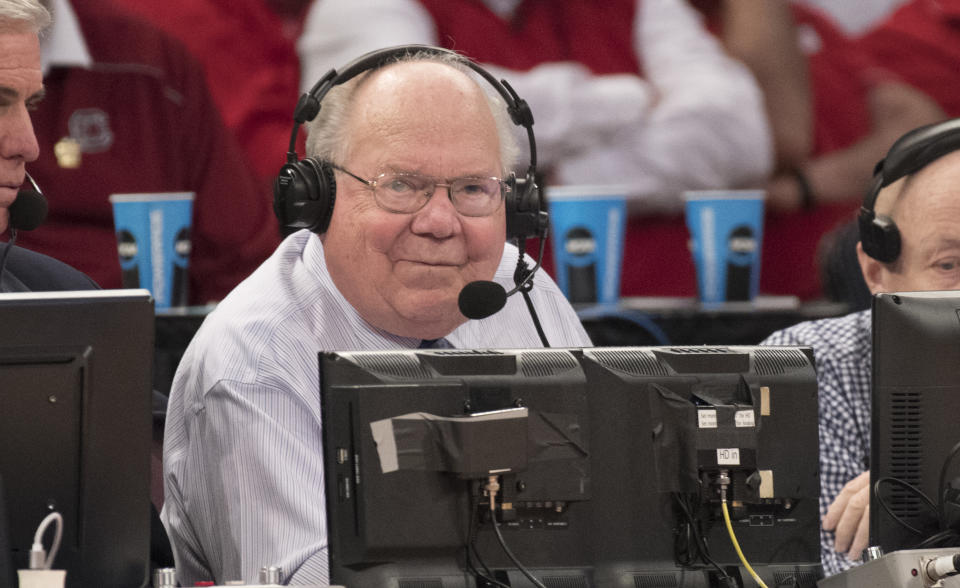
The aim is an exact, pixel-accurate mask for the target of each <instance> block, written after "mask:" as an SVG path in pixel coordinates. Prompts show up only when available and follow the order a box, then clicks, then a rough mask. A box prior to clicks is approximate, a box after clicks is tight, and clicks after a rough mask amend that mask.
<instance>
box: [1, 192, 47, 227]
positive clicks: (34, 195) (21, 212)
mask: <svg viewBox="0 0 960 588" xmlns="http://www.w3.org/2000/svg"><path fill="white" fill-rule="evenodd" d="M9 212H10V228H11V229H17V230H18V231H32V230H33V229H35V228H37V227H39V226H40V225H41V224H43V221H44V220H46V218H47V199H46V198H45V197H44V196H43V194H41V193H40V192H37V191H35V190H21V191H20V192H18V193H17V199H16V200H14V201H13V204H11V205H10V208H9Z"/></svg>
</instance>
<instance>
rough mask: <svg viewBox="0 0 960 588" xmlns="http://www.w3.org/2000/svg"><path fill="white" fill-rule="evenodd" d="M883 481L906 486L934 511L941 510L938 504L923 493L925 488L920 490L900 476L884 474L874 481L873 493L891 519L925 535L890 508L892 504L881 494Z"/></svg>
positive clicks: (915, 532)
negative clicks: (892, 476) (893, 476)
mask: <svg viewBox="0 0 960 588" xmlns="http://www.w3.org/2000/svg"><path fill="white" fill-rule="evenodd" d="M883 483H889V484H898V485H900V486H902V487H904V488H906V489H907V490H909V491H911V492H913V493H914V494H916V495H917V497H919V498H920V499H921V500H923V502H924V503H925V504H926V505H927V506H929V507H930V509H931V510H932V511H933V512H934V513H939V512H940V509H939V508H937V505H936V504H934V503H933V501H932V500H930V497H929V496H927V495H926V494H924V493H923V490H920V489H919V488H917V487H916V486H914V485H913V484H911V483H909V482H904V481H903V480H901V479H900V478H891V477H889V476H884V477H883V478H880V479H878V480H877V481H876V482H874V483H873V495H874V496H875V497H876V499H877V504H879V505H880V507H881V508H883V510H884V511H885V512H886V513H887V515H888V516H889V517H890V518H891V519H893V521H894V522H895V523H897V524H898V525H900V526H901V527H903V528H904V529H906V530H908V531H910V532H911V533H913V534H914V535H923V531H921V530H920V529H917V528H915V527H914V526H913V525H911V524H910V523H908V522H906V521H904V520H903V519H901V518H900V517H899V516H897V515H896V514H894V513H893V511H892V510H890V505H888V504H887V502H886V501H885V500H884V499H883V496H882V495H881V494H880V485H881V484H883Z"/></svg>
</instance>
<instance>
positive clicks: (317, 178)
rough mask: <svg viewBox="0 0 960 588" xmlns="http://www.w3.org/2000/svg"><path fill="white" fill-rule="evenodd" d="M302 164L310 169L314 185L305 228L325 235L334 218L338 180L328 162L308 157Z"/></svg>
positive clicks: (305, 212) (305, 218)
mask: <svg viewBox="0 0 960 588" xmlns="http://www.w3.org/2000/svg"><path fill="white" fill-rule="evenodd" d="M301 163H303V164H305V165H307V166H308V167H309V168H310V170H311V174H310V175H311V181H312V184H313V186H312V190H311V196H312V199H311V200H312V203H311V204H310V206H309V209H308V210H307V209H305V210H304V215H303V220H304V223H305V227H306V228H307V229H310V230H311V231H313V232H314V233H325V232H326V231H327V227H329V226H330V217H332V216H333V204H334V202H336V200H337V180H336V178H335V177H334V175H333V168H332V167H330V165H329V164H328V163H327V162H325V161H320V160H318V159H315V158H313V157H307V158H305V159H303V161H301ZM305 208H306V207H305Z"/></svg>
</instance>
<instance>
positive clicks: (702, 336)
mask: <svg viewBox="0 0 960 588" xmlns="http://www.w3.org/2000/svg"><path fill="white" fill-rule="evenodd" d="M213 308H214V306H213V305H208V306H191V307H183V308H170V309H163V310H161V311H158V312H157V322H156V337H157V341H156V361H155V365H154V387H155V388H156V389H157V390H159V391H160V392H163V393H164V394H166V393H168V392H169V391H170V385H171V383H172V382H173V375H174V373H175V372H176V369H177V364H178V363H179V362H180V358H181V357H182V356H183V352H184V351H185V350H186V348H187V345H188V344H189V343H190V340H191V339H192V338H193V335H194V334H195V333H196V332H197V329H199V328H200V324H201V323H202V322H203V319H204V318H205V317H206V316H207V314H208V313H209V312H210V311H211V310H213ZM849 310H850V309H849V307H848V306H847V305H845V304H842V303H838V302H800V301H799V300H798V299H797V298H795V297H793V296H761V297H759V298H757V300H755V301H753V302H728V303H724V304H719V305H703V304H701V303H700V302H699V301H698V300H696V299H695V298H657V297H643V298H624V299H623V300H621V301H620V303H619V304H616V305H580V306H577V314H578V315H579V316H580V320H581V321H582V322H583V325H584V327H585V328H586V330H587V333H588V334H589V335H590V338H591V339H592V340H593V343H594V344H595V345H598V346H604V347H606V346H639V345H756V344H757V343H759V342H760V341H762V340H763V339H765V338H766V337H767V335H769V334H770V333H773V332H774V331H776V330H779V329H783V328H785V327H789V326H790V325H794V324H796V323H799V322H802V321H806V320H812V319H817V318H827V317H834V316H841V315H844V314H846V313H847V312H849Z"/></svg>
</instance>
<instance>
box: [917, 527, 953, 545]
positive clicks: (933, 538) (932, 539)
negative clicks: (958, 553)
mask: <svg viewBox="0 0 960 588" xmlns="http://www.w3.org/2000/svg"><path fill="white" fill-rule="evenodd" d="M958 543H960V534H957V532H956V531H954V530H953V529H947V530H945V531H940V532H939V533H934V534H933V535H930V536H929V537H927V538H926V539H924V540H923V541H921V542H920V543H917V545H916V549H927V548H931V547H956V546H957V544H958Z"/></svg>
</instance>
